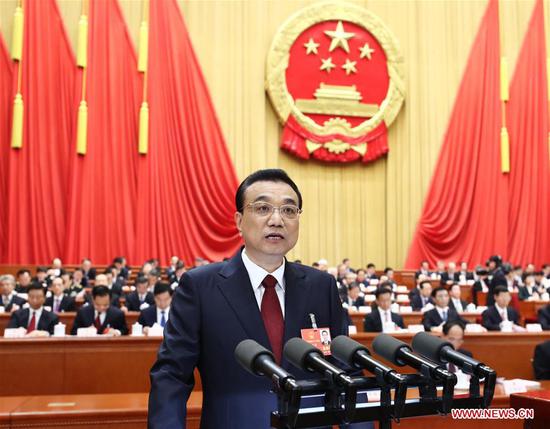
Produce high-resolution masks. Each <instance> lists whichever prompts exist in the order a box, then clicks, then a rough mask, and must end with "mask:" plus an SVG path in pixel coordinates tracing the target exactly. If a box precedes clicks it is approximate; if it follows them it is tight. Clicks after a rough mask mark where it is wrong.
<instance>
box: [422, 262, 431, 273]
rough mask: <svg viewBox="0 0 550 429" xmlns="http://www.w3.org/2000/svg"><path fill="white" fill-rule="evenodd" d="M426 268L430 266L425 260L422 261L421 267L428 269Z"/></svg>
mask: <svg viewBox="0 0 550 429" xmlns="http://www.w3.org/2000/svg"><path fill="white" fill-rule="evenodd" d="M428 268H430V266H429V264H428V263H427V262H422V269H423V270H424V271H428Z"/></svg>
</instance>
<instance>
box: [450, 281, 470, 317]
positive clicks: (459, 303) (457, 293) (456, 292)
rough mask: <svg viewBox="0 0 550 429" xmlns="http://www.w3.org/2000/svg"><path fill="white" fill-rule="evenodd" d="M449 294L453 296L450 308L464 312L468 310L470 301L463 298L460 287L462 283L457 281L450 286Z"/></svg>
mask: <svg viewBox="0 0 550 429" xmlns="http://www.w3.org/2000/svg"><path fill="white" fill-rule="evenodd" d="M449 296H450V298H451V299H450V301H449V308H452V309H453V310H455V311H456V312H457V313H463V312H465V311H466V307H467V306H468V302H467V301H464V300H463V299H462V289H461V288H460V285H458V284H456V283H455V284H453V285H452V286H451V287H450V288H449Z"/></svg>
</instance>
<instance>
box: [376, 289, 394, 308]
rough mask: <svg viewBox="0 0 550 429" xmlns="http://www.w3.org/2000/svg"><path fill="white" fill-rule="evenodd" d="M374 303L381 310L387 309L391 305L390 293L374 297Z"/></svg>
mask: <svg viewBox="0 0 550 429" xmlns="http://www.w3.org/2000/svg"><path fill="white" fill-rule="evenodd" d="M376 305H377V306H378V307H379V308H381V309H382V310H384V311H386V310H389V309H390V307H391V293H383V294H380V295H378V298H376Z"/></svg>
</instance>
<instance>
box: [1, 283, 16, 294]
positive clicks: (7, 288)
mask: <svg viewBox="0 0 550 429" xmlns="http://www.w3.org/2000/svg"><path fill="white" fill-rule="evenodd" d="M2 283H3V288H2V289H3V292H2V293H3V294H4V295H9V294H11V293H12V292H13V289H15V285H14V284H13V283H12V282H11V281H9V280H4V281H3V282H2Z"/></svg>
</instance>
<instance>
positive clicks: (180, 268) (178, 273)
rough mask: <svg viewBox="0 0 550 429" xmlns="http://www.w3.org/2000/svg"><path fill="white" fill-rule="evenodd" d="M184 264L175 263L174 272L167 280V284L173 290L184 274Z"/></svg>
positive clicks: (180, 262) (181, 262)
mask: <svg viewBox="0 0 550 429" xmlns="http://www.w3.org/2000/svg"><path fill="white" fill-rule="evenodd" d="M185 271H186V270H185V263H184V262H183V261H178V262H176V265H175V267H174V272H173V273H172V274H171V275H170V277H169V278H168V283H169V284H170V286H171V287H172V289H175V288H176V287H177V286H178V284H179V283H180V280H181V277H182V276H183V275H184V274H185Z"/></svg>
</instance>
